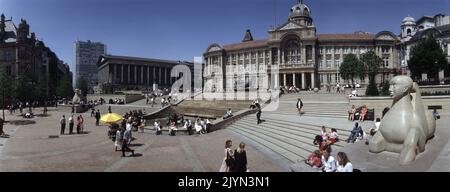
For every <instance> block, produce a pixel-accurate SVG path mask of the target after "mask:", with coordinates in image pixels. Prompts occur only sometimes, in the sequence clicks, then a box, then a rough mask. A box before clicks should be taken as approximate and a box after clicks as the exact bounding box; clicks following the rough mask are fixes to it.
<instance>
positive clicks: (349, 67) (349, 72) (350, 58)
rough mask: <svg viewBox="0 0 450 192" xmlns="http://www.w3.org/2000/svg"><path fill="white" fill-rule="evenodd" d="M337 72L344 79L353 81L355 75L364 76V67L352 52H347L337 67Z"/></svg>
mask: <svg viewBox="0 0 450 192" xmlns="http://www.w3.org/2000/svg"><path fill="white" fill-rule="evenodd" d="M339 74H340V76H341V77H342V79H344V80H351V81H352V83H353V82H354V79H355V77H361V76H364V69H363V65H362V64H361V61H360V60H359V59H358V57H356V55H354V54H348V55H346V56H345V57H344V61H343V62H342V64H341V66H340V67H339Z"/></svg>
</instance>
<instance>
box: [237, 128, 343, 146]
mask: <svg viewBox="0 0 450 192" xmlns="http://www.w3.org/2000/svg"><path fill="white" fill-rule="evenodd" d="M236 126H242V127H244V128H245V127H250V128H252V127H255V125H254V124H252V123H250V122H246V121H240V122H238V123H236ZM296 128H297V129H289V128H284V127H281V126H277V125H276V124H270V123H266V122H264V123H262V124H259V125H258V126H257V128H256V129H261V130H265V131H268V132H272V133H273V134H275V135H281V136H285V137H287V138H292V139H296V140H298V141H300V142H303V143H305V144H306V145H308V146H309V147H310V148H312V149H313V150H315V149H316V148H317V146H315V145H314V144H313V141H314V138H315V136H316V135H318V133H317V132H315V133H313V132H312V131H311V130H308V129H301V128H298V127H296ZM319 133H320V132H319ZM335 145H336V146H339V147H343V146H344V143H341V142H338V143H336V144H335Z"/></svg>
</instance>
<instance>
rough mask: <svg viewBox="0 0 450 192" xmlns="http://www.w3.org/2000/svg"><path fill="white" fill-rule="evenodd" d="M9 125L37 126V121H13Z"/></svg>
mask: <svg viewBox="0 0 450 192" xmlns="http://www.w3.org/2000/svg"><path fill="white" fill-rule="evenodd" d="M9 124H11V125H30V124H36V121H33V120H13V121H9Z"/></svg>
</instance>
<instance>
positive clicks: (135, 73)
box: [134, 65, 138, 85]
mask: <svg viewBox="0 0 450 192" xmlns="http://www.w3.org/2000/svg"><path fill="white" fill-rule="evenodd" d="M137 67H138V66H137V65H135V66H134V84H135V85H137V76H138V74H137Z"/></svg>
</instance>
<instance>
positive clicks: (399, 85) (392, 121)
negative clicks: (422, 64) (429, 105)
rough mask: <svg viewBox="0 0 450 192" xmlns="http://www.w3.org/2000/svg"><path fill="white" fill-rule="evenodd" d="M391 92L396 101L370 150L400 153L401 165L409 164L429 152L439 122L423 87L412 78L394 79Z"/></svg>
mask: <svg viewBox="0 0 450 192" xmlns="http://www.w3.org/2000/svg"><path fill="white" fill-rule="evenodd" d="M389 91H390V92H391V97H392V98H393V100H394V101H393V103H392V107H391V109H390V110H389V111H388V112H387V113H386V115H385V116H384V118H383V120H382V121H381V124H380V128H379V131H378V132H377V133H376V134H375V135H374V137H373V138H372V139H371V141H370V143H369V151H370V152H373V153H380V152H382V151H390V152H395V153H400V157H399V160H400V164H401V165H405V164H409V163H411V162H413V161H414V160H415V158H416V155H418V154H419V153H421V152H424V151H425V144H426V142H427V141H428V140H429V139H431V138H432V137H433V136H434V132H435V129H436V120H435V119H434V118H433V117H432V113H431V112H427V111H426V110H425V107H424V105H423V103H422V97H421V94H420V90H419V86H418V85H417V83H414V82H413V80H412V79H411V78H410V77H408V76H396V77H394V78H392V79H391V81H390V87H389Z"/></svg>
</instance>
